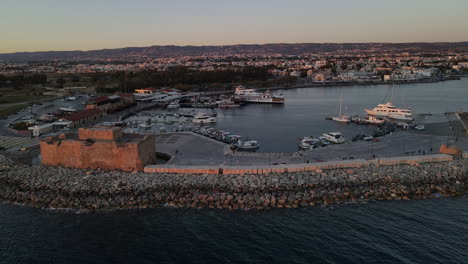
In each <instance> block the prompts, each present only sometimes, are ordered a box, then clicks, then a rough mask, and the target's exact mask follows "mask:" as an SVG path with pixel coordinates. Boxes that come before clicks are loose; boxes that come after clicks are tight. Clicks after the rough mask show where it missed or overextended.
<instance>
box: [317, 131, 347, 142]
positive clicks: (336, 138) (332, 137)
mask: <svg viewBox="0 0 468 264" xmlns="http://www.w3.org/2000/svg"><path fill="white" fill-rule="evenodd" d="M322 138H323V139H325V140H327V141H329V142H331V143H335V144H341V143H344V142H345V141H346V139H345V138H344V137H343V135H341V133H340V132H329V133H325V134H322Z"/></svg>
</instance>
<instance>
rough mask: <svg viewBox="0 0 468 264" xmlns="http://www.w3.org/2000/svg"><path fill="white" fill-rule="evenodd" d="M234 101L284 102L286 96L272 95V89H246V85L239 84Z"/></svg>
mask: <svg viewBox="0 0 468 264" xmlns="http://www.w3.org/2000/svg"><path fill="white" fill-rule="evenodd" d="M233 101H234V102H246V103H264V104H283V103H284V97H283V96H280V95H272V94H271V93H270V91H268V90H267V91H266V92H264V93H260V92H258V91H257V90H255V89H246V88H245V87H244V86H237V87H236V90H235V92H234V97H233Z"/></svg>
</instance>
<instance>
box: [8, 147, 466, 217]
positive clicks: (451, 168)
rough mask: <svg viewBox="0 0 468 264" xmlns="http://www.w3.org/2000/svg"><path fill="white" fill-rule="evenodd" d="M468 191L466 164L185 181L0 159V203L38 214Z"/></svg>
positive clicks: (284, 204) (294, 203)
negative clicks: (21, 206)
mask: <svg viewBox="0 0 468 264" xmlns="http://www.w3.org/2000/svg"><path fill="white" fill-rule="evenodd" d="M467 190H468V164H467V162H466V160H455V161H450V162H440V163H425V164H416V165H396V166H378V165H376V166H369V167H363V168H354V169H333V170H323V171H322V170H317V171H310V172H295V173H281V174H269V175H208V174H206V175H205V174H201V175H190V174H157V173H126V172H120V171H99V170H94V171H92V170H81V169H69V168H58V167H46V166H36V167H31V166H27V165H21V164H18V163H14V162H12V161H10V160H8V159H7V158H6V157H4V156H0V199H2V200H5V201H9V202H14V203H21V204H26V205H31V206H36V207H43V208H63V209H76V210H83V209H84V210H106V209H127V208H148V207H157V206H161V205H171V206H175V207H194V208H218V209H231V210H235V209H268V208H297V207H305V206H314V205H331V204H337V203H344V202H351V201H369V200H402V199H403V200H409V199H423V198H432V197H438V196H457V195H463V194H465V193H466V191H467Z"/></svg>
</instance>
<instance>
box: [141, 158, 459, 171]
mask: <svg viewBox="0 0 468 264" xmlns="http://www.w3.org/2000/svg"><path fill="white" fill-rule="evenodd" d="M451 160H453V157H452V156H451V155H447V154H436V155H423V156H409V157H408V156H405V157H392V158H380V159H373V160H364V159H356V160H342V161H328V162H317V163H304V164H281V165H276V166H180V165H148V166H146V167H145V168H144V172H146V173H175V174H225V175H227V174H240V175H244V174H269V173H288V172H307V171H316V170H324V169H343V168H360V167H365V166H370V165H382V166H388V165H401V164H410V165H414V164H419V163H427V162H445V161H451Z"/></svg>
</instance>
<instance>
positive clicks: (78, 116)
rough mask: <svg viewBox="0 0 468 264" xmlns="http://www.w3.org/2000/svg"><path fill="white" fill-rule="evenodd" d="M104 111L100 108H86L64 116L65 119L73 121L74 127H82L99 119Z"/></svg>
mask: <svg viewBox="0 0 468 264" xmlns="http://www.w3.org/2000/svg"><path fill="white" fill-rule="evenodd" d="M102 115H103V112H102V111H101V110H100V109H98V108H91V109H85V110H83V111H81V112H78V113H75V114H71V115H68V116H66V117H64V119H65V120H68V121H71V122H72V127H75V128H76V127H80V126H82V125H86V124H89V123H92V122H93V121H96V120H98V119H99V118H101V117H102Z"/></svg>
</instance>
